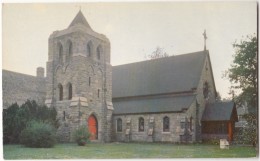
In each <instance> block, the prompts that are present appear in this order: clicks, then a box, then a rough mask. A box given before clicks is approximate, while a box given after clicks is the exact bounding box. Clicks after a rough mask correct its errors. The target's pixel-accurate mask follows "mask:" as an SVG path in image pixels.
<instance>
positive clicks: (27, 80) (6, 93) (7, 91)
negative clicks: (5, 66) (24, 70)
mask: <svg viewBox="0 0 260 161" xmlns="http://www.w3.org/2000/svg"><path fill="white" fill-rule="evenodd" d="M2 83H3V84H2V87H3V108H4V109H5V108H7V107H8V106H10V105H11V104H13V103H15V102H17V103H18V104H19V105H21V104H23V103H24V102H25V101H26V100H27V99H29V100H35V101H36V102H37V103H39V104H44V101H45V96H46V92H45V85H46V81H45V78H44V77H35V76H31V75H26V74H21V73H16V72H11V71H7V70H2Z"/></svg>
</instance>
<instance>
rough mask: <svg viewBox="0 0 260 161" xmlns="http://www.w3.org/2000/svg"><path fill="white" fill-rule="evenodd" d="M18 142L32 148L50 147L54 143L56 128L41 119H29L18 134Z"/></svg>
mask: <svg viewBox="0 0 260 161" xmlns="http://www.w3.org/2000/svg"><path fill="white" fill-rule="evenodd" d="M20 143H21V144H23V145H25V146H27V147H33V148H50V147H53V146H54V144H55V143H56V129H55V128H54V127H53V126H52V125H51V124H50V123H46V122H43V121H35V120H32V121H30V122H29V123H28V124H27V126H26V128H25V129H23V130H22V132H21V134H20Z"/></svg>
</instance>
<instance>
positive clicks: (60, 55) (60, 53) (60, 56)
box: [59, 44, 63, 64]
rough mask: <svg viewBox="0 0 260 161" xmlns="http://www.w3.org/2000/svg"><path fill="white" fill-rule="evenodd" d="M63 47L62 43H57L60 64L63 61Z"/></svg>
mask: <svg viewBox="0 0 260 161" xmlns="http://www.w3.org/2000/svg"><path fill="white" fill-rule="evenodd" d="M62 59H63V47H62V45H61V44H60V45H59V63H60V64H62V62H63V60H62Z"/></svg>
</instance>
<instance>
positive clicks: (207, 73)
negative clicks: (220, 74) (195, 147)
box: [196, 55, 216, 141]
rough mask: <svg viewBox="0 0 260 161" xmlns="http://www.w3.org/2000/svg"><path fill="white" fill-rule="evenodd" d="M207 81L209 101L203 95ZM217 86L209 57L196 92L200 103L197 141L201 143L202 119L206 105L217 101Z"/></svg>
mask: <svg viewBox="0 0 260 161" xmlns="http://www.w3.org/2000/svg"><path fill="white" fill-rule="evenodd" d="M205 81H207V82H208V84H209V97H208V98H207V99H205V98H204V95H203V85H204V82H205ZM215 91H216V89H215V84H214V79H213V71H212V68H211V64H210V60H209V55H207V57H206V60H205V62H204V66H203V69H202V73H201V78H200V82H199V85H198V87H197V90H196V94H197V97H196V98H197V103H198V108H197V118H198V119H196V121H197V123H196V126H197V128H196V129H197V131H196V140H198V141H201V136H202V134H201V118H202V114H203V112H204V109H205V106H206V103H214V102H215V100H216V93H215Z"/></svg>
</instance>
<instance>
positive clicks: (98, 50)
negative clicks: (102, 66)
mask: <svg viewBox="0 0 260 161" xmlns="http://www.w3.org/2000/svg"><path fill="white" fill-rule="evenodd" d="M101 52H102V47H101V46H100V45H99V46H98V47H97V59H98V60H100V58H101Z"/></svg>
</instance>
